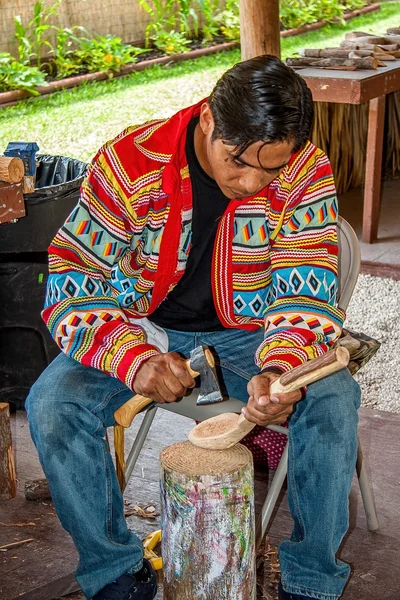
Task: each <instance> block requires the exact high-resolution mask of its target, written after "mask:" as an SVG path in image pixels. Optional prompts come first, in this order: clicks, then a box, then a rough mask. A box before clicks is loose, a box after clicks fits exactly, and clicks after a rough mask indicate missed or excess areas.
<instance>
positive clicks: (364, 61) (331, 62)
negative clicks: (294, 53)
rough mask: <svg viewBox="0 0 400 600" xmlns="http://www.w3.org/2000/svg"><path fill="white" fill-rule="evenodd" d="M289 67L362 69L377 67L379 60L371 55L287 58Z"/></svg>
mask: <svg viewBox="0 0 400 600" xmlns="http://www.w3.org/2000/svg"><path fill="white" fill-rule="evenodd" d="M286 64H287V65H288V66H289V67H314V68H323V69H343V70H353V71H356V70H362V69H377V68H378V66H380V64H379V61H378V60H377V59H376V58H373V57H366V58H352V59H350V58H308V57H304V58H288V59H287V60H286Z"/></svg>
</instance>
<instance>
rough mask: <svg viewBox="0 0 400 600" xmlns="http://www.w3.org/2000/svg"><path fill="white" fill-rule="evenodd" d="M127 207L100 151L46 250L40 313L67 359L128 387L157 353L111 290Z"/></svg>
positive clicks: (125, 237)
mask: <svg viewBox="0 0 400 600" xmlns="http://www.w3.org/2000/svg"><path fill="white" fill-rule="evenodd" d="M127 205H128V202H127V198H125V197H124V193H123V189H122V186H121V185H119V181H118V177H117V176H116V174H115V173H114V169H113V167H112V161H111V160H109V159H108V158H107V150H106V148H105V147H104V148H103V149H102V150H100V151H99V153H98V154H97V156H96V157H95V159H94V161H93V162H92V164H91V165H90V167H89V171H88V176H87V178H86V179H85V181H84V183H83V185H82V188H81V197H80V201H79V203H78V205H77V206H76V208H75V209H74V210H73V211H72V213H71V215H70V216H69V217H68V219H67V220H66V222H65V223H64V225H63V226H62V227H61V229H60V230H59V232H58V233H57V235H56V237H55V238H54V240H53V242H52V244H51V245H50V247H49V279H48V284H47V294H46V301H45V308H44V310H43V312H42V316H43V319H44V321H45V323H46V325H47V327H48V328H49V330H50V333H51V334H52V336H53V338H54V339H55V341H56V342H57V344H58V346H59V347H60V348H61V350H62V351H63V352H64V353H65V354H67V355H68V356H70V357H71V358H74V359H75V360H77V361H79V362H80V363H82V364H83V365H86V366H89V367H95V368H97V369H100V370H101V371H103V372H105V373H107V374H109V375H111V376H112V377H116V378H118V379H120V380H121V381H122V382H123V383H125V384H126V385H127V386H128V387H129V388H131V389H133V380H134V377H135V374H136V372H137V370H138V369H139V367H140V366H141V365H142V363H143V362H144V361H145V360H147V359H148V358H150V357H151V356H153V355H156V354H158V353H159V351H158V350H157V348H155V347H154V346H152V345H150V344H148V343H147V341H146V334H145V332H144V331H143V330H142V328H141V327H139V326H137V325H136V324H134V323H132V322H130V319H129V316H130V314H129V310H128V309H126V310H124V309H123V308H122V307H121V306H120V304H119V302H118V298H117V292H116V290H115V288H114V287H113V285H112V269H113V266H114V265H115V264H116V262H117V261H118V260H119V259H120V257H121V256H122V255H123V253H124V252H125V250H127V249H128V248H129V233H128V231H127V228H128V224H129V216H128V215H127V214H126V208H125V207H126V206H127ZM131 316H133V315H131Z"/></svg>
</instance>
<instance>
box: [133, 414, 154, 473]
mask: <svg viewBox="0 0 400 600" xmlns="http://www.w3.org/2000/svg"><path fill="white" fill-rule="evenodd" d="M156 412H157V406H152V407H151V408H149V409H148V410H147V411H146V414H145V416H144V419H143V421H142V424H141V425H140V427H139V431H138V432H137V435H136V438H135V441H134V442H133V445H132V448H131V451H130V452H129V456H128V459H127V461H126V467H125V481H126V483H128V481H129V479H130V476H131V475H132V471H133V469H134V468H135V465H136V461H137V459H138V457H139V454H140V451H141V449H142V447H143V444H144V442H145V441H146V437H147V434H148V432H149V429H150V426H151V424H152V422H153V419H154V417H155V416H156Z"/></svg>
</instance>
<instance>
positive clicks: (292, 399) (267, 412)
mask: <svg viewBox="0 0 400 600" xmlns="http://www.w3.org/2000/svg"><path fill="white" fill-rule="evenodd" d="M276 379H279V375H276V374H275V373H269V372H268V371H266V372H264V373H260V374H259V375H255V377H253V378H252V379H251V380H250V381H249V383H248V385H247V391H248V393H249V401H248V403H247V406H245V407H244V408H243V409H242V413H243V414H244V416H245V417H246V419H247V420H248V421H251V422H252V423H256V424H257V425H272V424H274V425H277V424H281V423H286V421H287V420H288V418H289V417H290V415H291V414H292V412H293V406H294V404H296V402H298V401H299V400H301V397H302V394H301V392H300V390H296V391H295V392H289V393H288V394H271V393H270V385H271V383H272V382H273V381H275V380H276Z"/></svg>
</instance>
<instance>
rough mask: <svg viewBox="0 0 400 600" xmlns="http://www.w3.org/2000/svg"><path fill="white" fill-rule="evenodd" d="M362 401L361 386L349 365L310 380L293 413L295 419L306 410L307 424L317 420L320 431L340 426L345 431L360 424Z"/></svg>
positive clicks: (316, 423)
mask: <svg viewBox="0 0 400 600" xmlns="http://www.w3.org/2000/svg"><path fill="white" fill-rule="evenodd" d="M360 404H361V390H360V386H359V385H358V383H357V382H356V381H355V380H354V379H353V377H352V376H351V374H350V372H349V370H348V369H342V370H341V371H339V372H337V373H334V374H333V375H329V376H328V377H325V378H324V379H320V380H319V381H316V382H314V383H312V384H310V385H309V386H308V389H307V393H306V397H305V399H304V400H303V401H301V402H299V403H298V405H299V406H298V408H299V410H297V407H296V410H295V413H294V415H293V417H294V421H296V420H297V419H298V418H299V417H300V415H301V414H304V413H307V421H308V426H309V427H311V426H312V423H313V422H314V421H315V425H316V426H317V427H318V429H319V433H320V434H324V433H325V434H328V433H329V431H332V429H333V428H335V427H337V428H338V429H339V430H340V431H342V432H343V434H344V435H346V433H351V432H353V431H354V430H355V429H356V427H357V424H358V409H359V407H360Z"/></svg>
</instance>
